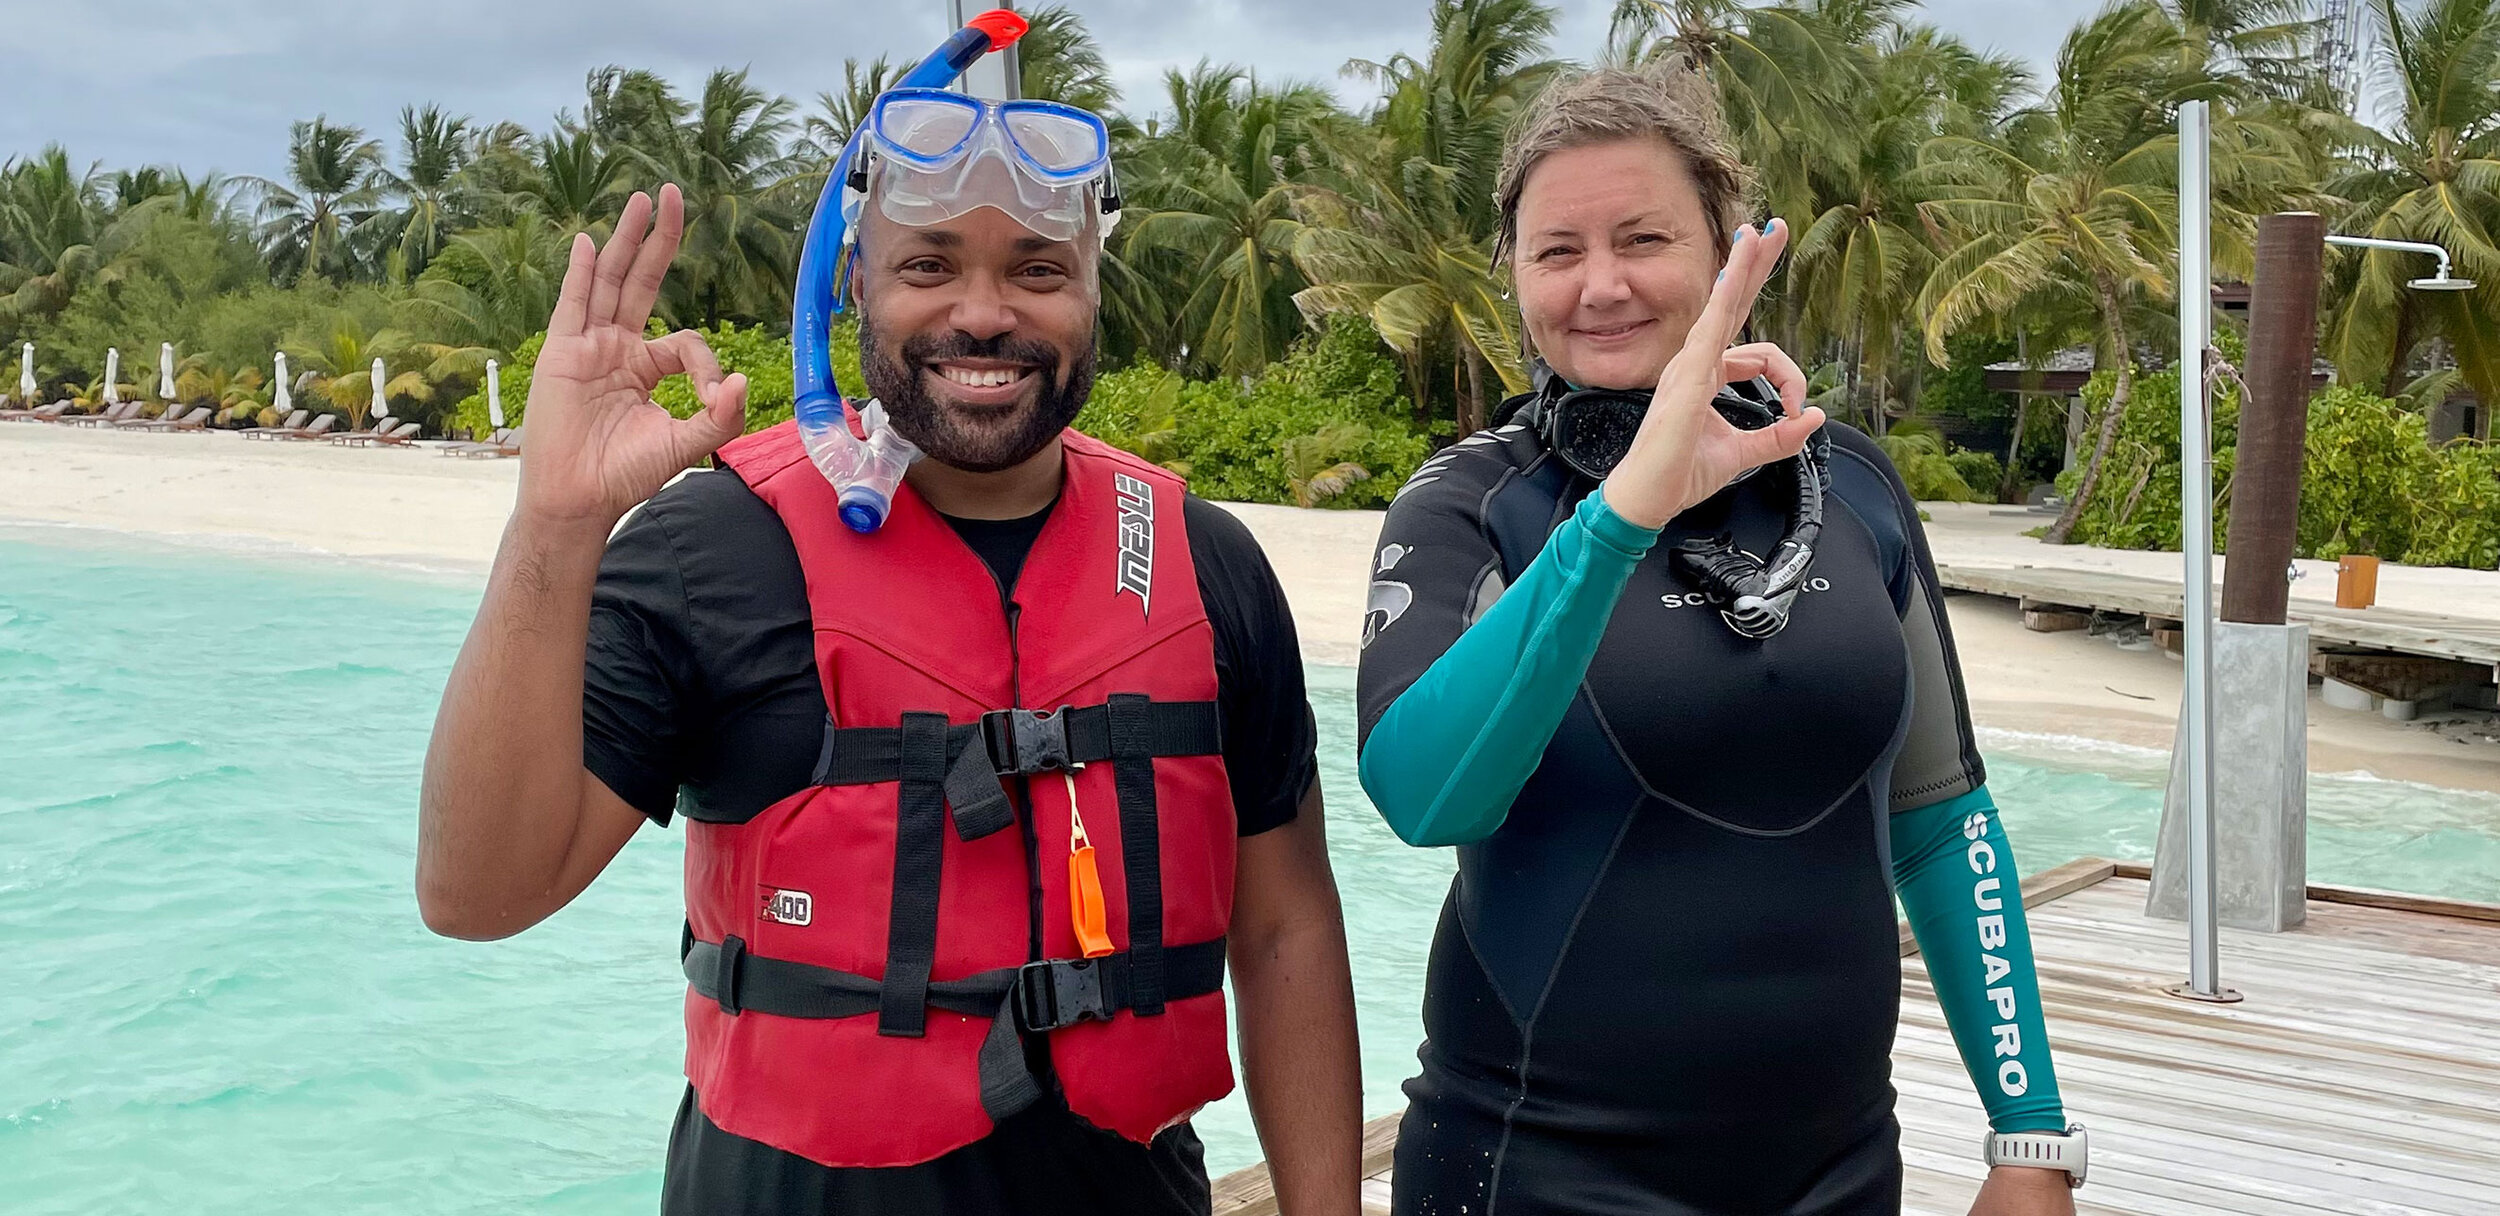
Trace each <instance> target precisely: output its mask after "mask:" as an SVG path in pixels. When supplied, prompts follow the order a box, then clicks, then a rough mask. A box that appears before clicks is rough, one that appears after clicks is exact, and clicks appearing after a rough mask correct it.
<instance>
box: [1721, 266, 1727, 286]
mask: <svg viewBox="0 0 2500 1216" xmlns="http://www.w3.org/2000/svg"><path fill="white" fill-rule="evenodd" d="M1719 281H1720V282H1722V283H1724V282H1726V281H1727V267H1725V266H1722V267H1720V268H1719Z"/></svg>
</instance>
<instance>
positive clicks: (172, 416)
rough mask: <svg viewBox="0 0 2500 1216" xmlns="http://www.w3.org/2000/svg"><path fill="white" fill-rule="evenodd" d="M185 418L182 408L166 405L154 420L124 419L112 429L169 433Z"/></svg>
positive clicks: (193, 411) (196, 411)
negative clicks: (163, 410)
mask: <svg viewBox="0 0 2500 1216" xmlns="http://www.w3.org/2000/svg"><path fill="white" fill-rule="evenodd" d="M206 408H207V407H206V406H202V407H200V409H206ZM190 412H191V413H194V414H196V413H198V412H199V410H197V409H195V410H192V411H190ZM210 412H212V413H214V412H215V411H213V410H212V411H210ZM185 417H187V415H186V414H185V413H184V411H183V407H182V406H180V405H178V404H177V405H168V406H166V407H165V412H164V413H162V414H160V415H158V416H156V417H154V418H124V419H122V420H121V421H119V422H116V423H114V424H113V429H114V430H117V431H170V430H173V429H174V428H176V427H178V426H180V425H182V422H183V419H184V418H185Z"/></svg>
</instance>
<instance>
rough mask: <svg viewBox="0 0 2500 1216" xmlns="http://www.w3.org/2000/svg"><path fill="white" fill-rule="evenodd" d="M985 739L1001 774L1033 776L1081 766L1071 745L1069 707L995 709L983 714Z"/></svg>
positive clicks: (983, 735) (991, 762) (982, 734)
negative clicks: (1041, 709)
mask: <svg viewBox="0 0 2500 1216" xmlns="http://www.w3.org/2000/svg"><path fill="white" fill-rule="evenodd" d="M981 743H982V746H983V747H985V748H987V749H988V751H989V753H990V765H991V767H993V768H996V769H997V770H998V771H999V772H1000V773H1001V774H1006V773H1016V774H1020V775H1023V776H1028V777H1029V776H1031V775H1033V774H1035V773H1046V772H1049V771H1051V770H1052V769H1067V770H1069V771H1074V770H1075V769H1076V768H1077V767H1078V766H1077V764H1076V761H1075V759H1074V757H1072V756H1071V755H1070V754H1069V749H1068V707H1067V706H1065V705H1062V706H1060V707H1059V708H1058V709H1056V710H1051V711H1045V712H1039V713H1037V712H1035V711H1033V710H1030V709H993V710H991V711H990V712H988V713H985V714H983V715H981Z"/></svg>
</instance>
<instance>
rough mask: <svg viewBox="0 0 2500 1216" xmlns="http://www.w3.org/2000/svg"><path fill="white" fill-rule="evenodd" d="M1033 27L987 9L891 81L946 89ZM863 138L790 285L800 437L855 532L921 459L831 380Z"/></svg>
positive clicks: (830, 187) (873, 410)
mask: <svg viewBox="0 0 2500 1216" xmlns="http://www.w3.org/2000/svg"><path fill="white" fill-rule="evenodd" d="M1026 28H1027V24H1026V22H1025V20H1024V18H1022V17H1019V16H1017V15H1016V14H1015V13H1013V12H1011V11H1009V10H1006V9H993V10H991V11H989V12H986V13H983V14H981V15H980V16H978V17H975V18H973V19H972V21H971V23H970V24H967V25H965V26H964V27H963V28H962V29H960V30H957V31H955V32H954V34H952V35H951V36H949V37H948V38H947V39H946V41H944V42H942V43H939V44H938V48H937V49H936V50H934V51H931V52H930V53H929V55H928V57H927V58H924V59H922V60H921V61H920V63H919V64H918V66H915V67H914V68H912V70H911V71H909V72H907V73H905V74H904V75H903V77H902V79H900V80H897V81H895V82H894V84H893V85H891V86H889V87H892V88H925V89H937V88H944V87H946V86H947V85H950V84H953V83H954V82H955V79H956V78H957V77H959V76H961V75H963V72H964V69H966V68H968V67H971V66H972V64H973V63H974V61H976V60H978V59H980V58H981V56H983V55H986V54H988V53H989V52H991V51H993V50H997V49H999V48H1001V47H1005V46H1008V45H1011V44H1013V43H1014V42H1015V40H1016V39H1018V38H1020V37H1022V36H1023V35H1024V31H1025V29H1026ZM860 138H861V136H860V134H858V133H854V134H853V135H852V137H851V141H850V142H849V143H847V144H845V145H843V148H842V155H841V156H839V157H837V158H835V160H834V162H833V171H832V172H831V173H830V174H828V175H827V176H826V178H825V189H824V192H823V193H822V194H820V195H818V196H817V199H816V215H815V218H813V219H811V220H809V221H808V225H807V244H806V246H805V247H804V248H803V249H802V250H801V252H800V254H799V277H798V283H797V284H796V290H794V291H793V292H791V311H790V365H791V366H790V370H791V374H792V376H793V377H794V378H795V380H796V386H797V390H798V391H797V396H798V402H797V408H796V409H795V411H794V412H795V413H796V415H797V418H798V424H799V439H800V442H802V443H804V444H806V446H807V455H808V458H809V459H810V460H812V461H814V462H815V465H816V468H817V470H818V471H819V472H821V473H823V474H824V475H825V480H826V481H829V482H831V483H833V487H834V489H835V491H836V492H837V493H838V494H839V495H840V502H841V507H840V510H841V514H842V522H843V523H845V524H848V525H850V528H851V530H852V531H854V532H874V531H876V530H877V529H878V528H880V527H882V526H884V524H885V517H886V513H887V512H888V511H889V510H890V509H892V507H893V504H894V491H895V488H896V487H897V486H899V485H901V484H902V480H903V473H904V471H905V470H906V469H909V468H910V467H911V462H912V461H914V460H917V459H919V457H920V450H919V449H918V448H915V447H913V446H912V445H911V442H910V441H909V440H907V439H904V438H903V437H902V436H900V435H897V434H895V433H894V431H893V430H892V428H891V427H889V426H888V425H887V424H886V421H885V416H884V412H883V410H882V409H881V408H879V407H877V406H875V405H874V404H873V403H872V405H871V406H870V408H868V409H867V410H864V411H862V417H861V419H860V423H861V426H860V429H861V430H862V431H864V432H865V433H866V437H865V438H862V437H861V436H860V435H857V434H854V433H852V431H851V426H850V419H849V417H848V411H847V410H846V409H845V407H844V404H843V400H842V389H841V386H839V385H837V384H835V383H834V382H833V352H832V350H831V349H830V346H829V340H830V335H829V332H828V331H830V330H831V328H832V325H833V317H834V314H837V313H839V312H841V311H842V292H841V288H842V283H841V281H840V280H841V279H842V278H843V277H844V276H843V275H842V273H841V271H842V269H843V267H844V265H845V262H844V257H845V255H846V254H848V253H849V252H850V220H849V217H848V216H845V215H844V214H843V206H842V203H843V198H842V195H843V191H845V190H846V189H848V188H849V185H850V180H851V160H852V158H853V157H854V156H855V155H857V154H858V152H859V141H860Z"/></svg>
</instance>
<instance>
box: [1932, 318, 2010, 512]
mask: <svg viewBox="0 0 2500 1216" xmlns="http://www.w3.org/2000/svg"><path fill="white" fill-rule="evenodd" d="M1944 349H1945V357H1946V358H1947V359H1949V360H1951V362H1949V363H1948V364H1946V365H1945V366H1944V367H1943V368H1939V369H1930V370H1929V371H1928V373H1927V376H1926V379H1925V381H1924V382H1923V384H1922V385H1921V387H1920V389H1919V394H1918V412H1919V413H1921V414H1928V415H1950V416H1952V417H1955V418H1968V419H1970V420H1972V421H1974V422H1995V421H1997V420H1999V419H2003V418H2011V417H2013V415H2014V395H2013V394H2012V393H1996V392H1990V391H1989V390H1988V365H1989V364H1991V363H2001V362H2004V361H2005V360H2007V359H2011V358H2013V357H2014V342H2013V339H2011V338H1992V337H1987V336H1984V335H1978V334H1965V335H1961V336H1958V337H1953V338H1948V339H1946V340H1945V344H1944ZM1988 484H1989V485H1991V486H1994V485H1995V484H1996V483H1995V482H1989V483H1988Z"/></svg>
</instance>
